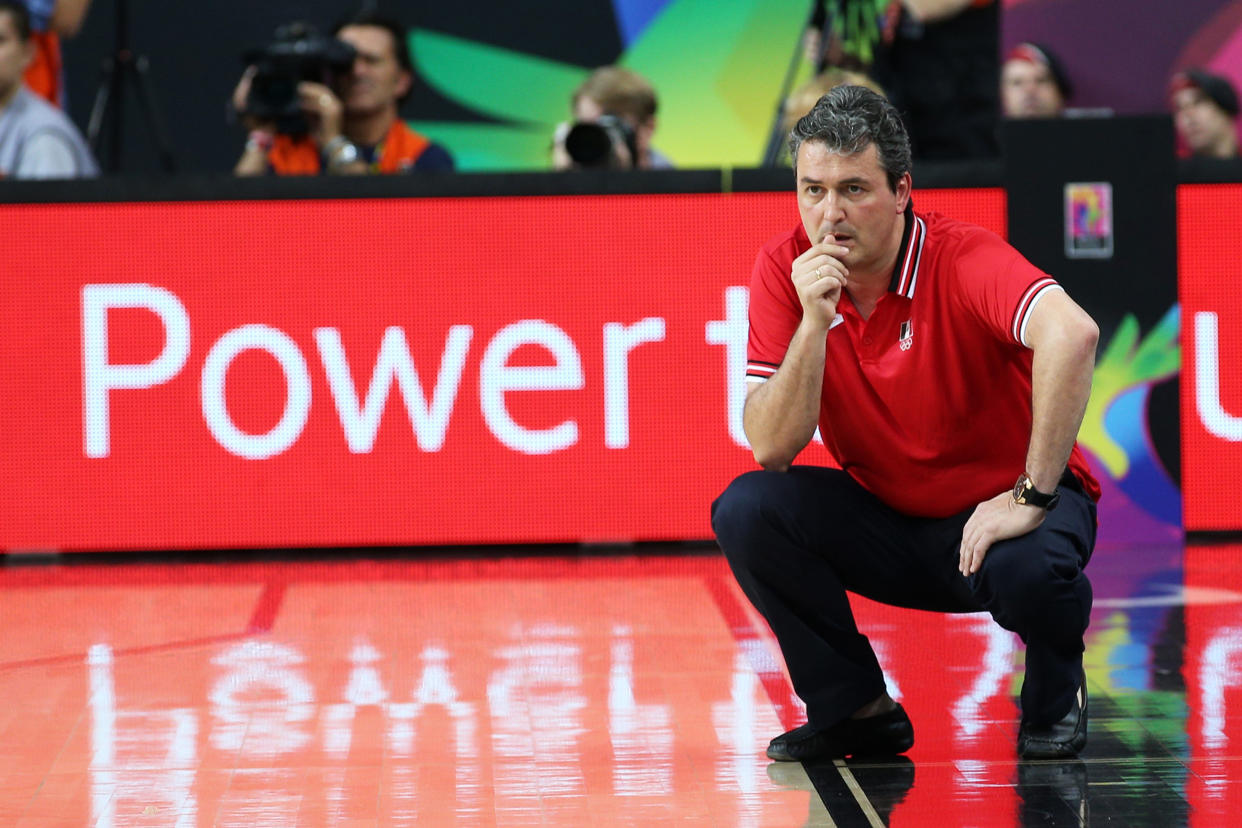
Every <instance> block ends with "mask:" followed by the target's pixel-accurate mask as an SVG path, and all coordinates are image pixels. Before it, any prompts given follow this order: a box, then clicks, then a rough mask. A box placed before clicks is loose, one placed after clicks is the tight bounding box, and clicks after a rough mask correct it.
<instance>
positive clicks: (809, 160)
mask: <svg viewBox="0 0 1242 828" xmlns="http://www.w3.org/2000/svg"><path fill="white" fill-rule="evenodd" d="M795 170H796V172H797V176H798V212H799V214H800V215H801V216H802V226H803V228H804V229H805V230H806V234H807V236H809V237H810V239H811V241H812V242H813V243H815V244H818V243H819V242H821V241H823V240H824V237H825V236H827V235H828V234H830V233H831V234H832V235H834V236H835V237H836V243H837V244H839V245H842V246H844V247H845V248H847V249H848V252H847V253H846V255H845V258H844V259H843V260H842V261H843V262H844V264H845V266H846V267H848V268H850V269H851V270H853V269H855V268H860V269H862V270H863V271H866V270H869V269H873V268H878V267H882V266H883V265H884V263H885V261H886V260H887V258H888V257H889V256H890V255H892V253H893V249H895V246H896V244H897V243H899V242H900V239H901V230H900V229H899V227H900V222H901V221H902V214H903V213H904V212H905V209H906V203H907V201H908V200H909V196H910V176H909V174H906V175H904V176H902V178H901V180H900V181H898V183H897V192H893V191H892V190H890V189H889V186H888V177H887V176H886V175H885V173H884V168H883V167H881V166H880V155H879V153H878V152H877V150H876V146H875V144H869V145H868V146H867V148H866V149H864V150H863V151H862V152H856V153H854V154H853V155H842V154H840V153H835V152H831V151H829V149H828V147H827V146H825V145H824V143H823V142H822V141H805V142H803V144H802V146H800V147H798V158H797V166H796V168H795ZM894 239H895V240H896V241H894Z"/></svg>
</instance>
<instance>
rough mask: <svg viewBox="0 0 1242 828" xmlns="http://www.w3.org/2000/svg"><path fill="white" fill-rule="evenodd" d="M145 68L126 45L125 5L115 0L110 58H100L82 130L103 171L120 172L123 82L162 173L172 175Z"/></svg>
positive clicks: (169, 153) (142, 60)
mask: <svg viewBox="0 0 1242 828" xmlns="http://www.w3.org/2000/svg"><path fill="white" fill-rule="evenodd" d="M148 69H149V67H148V64H147V59H146V57H144V56H142V55H135V54H134V53H133V51H132V50H131V49H130V46H129V2H128V0H116V39H115V48H114V50H113V52H112V55H111V56H110V57H107V58H105V59H104V62H103V70H102V73H101V76H100V79H99V87H98V88H97V89H96V90H95V102H94V104H93V105H92V106H91V119H90V123H89V124H88V125H87V127H86V136H87V141H88V142H89V143H90V147H91V152H93V153H95V157H96V158H98V159H99V160H100V162H101V164H102V166H103V168H104V171H105V172H110V173H115V172H120V170H121V149H122V144H123V133H124V123H125V118H124V112H125V107H124V93H125V85H126V83H127V82H129V83H131V84H133V87H134V92H135V94H136V95H137V96H138V108H139V109H141V110H142V115H143V118H144V119H145V120H146V124H147V133H148V135H149V136H150V138H151V141H152V143H153V144H154V145H155V152H156V155H157V156H158V157H159V160H160V167H161V168H163V170H164V172H173V171H174V170H175V169H176V164H175V163H174V162H173V156H172V150H171V149H170V145H169V142H168V134H167V133H166V132H165V131H164V125H163V122H162V121H161V120H160V117H159V113H158V112H157V111H156V109H155V98H154V97H153V96H152V94H151V80H150V78H149V77H148V75H147V73H148ZM105 137H106V143H107V148H108V156H107V161H106V162H104V158H103V155H102V154H101V153H100V147H101V144H102V142H103V139H104V138H105Z"/></svg>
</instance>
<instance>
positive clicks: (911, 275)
mask: <svg viewBox="0 0 1242 828" xmlns="http://www.w3.org/2000/svg"><path fill="white" fill-rule="evenodd" d="M904 220H905V223H906V226H905V229H903V230H902V232H901V244H900V245H899V246H898V248H897V263H896V264H894V265H893V275H892V278H891V279H889V282H888V289H889V291H891V292H892V293H899V294H901V295H902V296H904V297H906V298H907V299H913V298H914V289H915V287H916V286H917V285H918V281H919V263H920V262H921V261H922V259H923V243H924V242H925V241H927V222H925V221H923V219H921V218H919V217H918V216H916V215H915V214H914V200H913V199H911V200H910V201H909V202H907V203H906V213H905V216H904Z"/></svg>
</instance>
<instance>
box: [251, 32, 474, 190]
mask: <svg viewBox="0 0 1242 828" xmlns="http://www.w3.org/2000/svg"><path fill="white" fill-rule="evenodd" d="M333 35H334V37H335V40H327V39H324V38H319V37H317V36H316V35H315V34H314V32H313V30H310V29H309V27H306V26H298V25H295V26H289V27H282V29H281V31H280V32H278V36H277V41H278V42H277V43H276V44H274V45H273V46H271V47H269V48H268V49H267V50H266V51H265V52H264V53H261V54H260V55H258V56H256V57H257V59H256V60H255V61H254V62H253V63H252V65H251V66H250V68H248V69H247V70H246V73H245V74H244V75H243V76H242V79H241V82H240V83H239V84H238V85H237V89H236V90H235V91H234V93H233V103H234V106H235V107H237V109H238V110H239V111H240V112H242V113H243V121H244V122H245V123H246V124H247V126H249V127H250V128H251V132H250V137H249V139H248V140H247V142H246V148H245V150H244V151H243V153H242V156H241V158H240V159H239V160H238V162H237V165H236V166H235V167H234V170H233V171H234V173H235V174H237V175H265V174H269V173H274V174H276V175H322V174H330V175H368V174H389V173H407V172H426V171H451V170H452V169H453V158H452V156H451V155H449V153H448V151H447V150H445V149H444V148H443V147H441V146H440V145H438V144H435V143H432V142H431V141H430V140H429V139H428V138H427V137H426V136H423V135H420V134H419V133H417V132H415V131H414V130H412V129H410V128H409V127H408V126H407V125H406V124H405V122H404V121H402V120H401V117H400V114H399V112H398V108H399V105H400V103H401V101H403V100H404V99H405V98H406V96H408V95H409V92H410V89H411V87H412V86H413V81H414V68H413V62H412V61H411V59H410V51H409V45H408V42H407V39H406V34H405V30H404V29H403V28H402V27H401V26H400V25H399V24H397V23H395V22H393V21H391V20H388V19H385V18H382V17H378V16H375V15H363V16H359V17H355V18H353V19H351V20H349V21H348V22H346V23H343V24H341V25H338V26H337V27H336V28H335V29H334V30H333ZM298 39H300V40H303V41H304V42H303V43H301V44H298V46H299V48H297V49H293V50H290V49H288V48H282V47H287V46H288V45H289V43H290V42H291V41H295V40H298ZM342 44H344V48H342ZM291 51H292V52H293V53H296V54H309V55H313V56H314V59H313V60H306V59H303V61H304V63H305V64H308V67H307V68H305V69H304V70H303V71H302V72H301V74H300V76H298V75H294V76H291V77H286V75H287V74H289V73H288V66H287V62H286V63H281V56H282V55H283V54H288V53H290V52H291ZM274 67H276V68H274ZM308 76H309V77H308ZM312 78H314V79H312ZM280 96H284V97H285V98H287V101H284V102H281V101H279V100H273V99H274V98H279V97H280ZM277 110H285V111H282V112H281V113H280V114H279V115H277V114H276V111H277ZM289 110H292V115H290V114H289Z"/></svg>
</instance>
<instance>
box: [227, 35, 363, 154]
mask: <svg viewBox="0 0 1242 828" xmlns="http://www.w3.org/2000/svg"><path fill="white" fill-rule="evenodd" d="M356 55H357V52H356V51H355V49H354V47H353V46H350V45H349V44H348V43H346V42H344V41H342V40H337V39H336V38H334V37H325V36H324V35H322V34H320V33H319V31H318V30H316V29H315V27H314V26H312V25H311V24H309V23H304V22H301V21H299V22H295V23H287V24H285V25H283V26H278V27H277V28H276V36H275V40H274V41H273V42H272V43H271V44H269V45H267V46H264V47H263V48H261V49H251V50H249V51H247V52H246V53H245V54H244V55H243V56H242V59H243V60H244V61H245V62H246V64H247V65H248V66H254V67H255V74H254V77H253V78H252V79H251V81H250V94H249V95H248V96H247V98H246V109H245V112H246V114H247V115H253V116H254V117H256V118H259V119H261V120H264V121H271V122H272V123H274V124H275V128H276V131H277V132H278V133H280V134H282V135H305V134H306V133H307V132H308V131H309V130H310V124H309V123H308V121H307V119H306V113H304V112H303V111H302V107H301V105H300V104H299V102H298V84H299V83H301V82H302V81H314V82H315V83H322V84H324V85H325V86H329V87H334V86H335V84H336V82H337V81H338V80H339V79H340V78H341V77H343V76H345V75H347V74H348V73H349V72H350V70H351V69H352V68H353V65H354V57H355V56H356Z"/></svg>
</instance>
